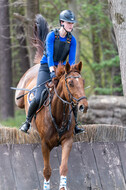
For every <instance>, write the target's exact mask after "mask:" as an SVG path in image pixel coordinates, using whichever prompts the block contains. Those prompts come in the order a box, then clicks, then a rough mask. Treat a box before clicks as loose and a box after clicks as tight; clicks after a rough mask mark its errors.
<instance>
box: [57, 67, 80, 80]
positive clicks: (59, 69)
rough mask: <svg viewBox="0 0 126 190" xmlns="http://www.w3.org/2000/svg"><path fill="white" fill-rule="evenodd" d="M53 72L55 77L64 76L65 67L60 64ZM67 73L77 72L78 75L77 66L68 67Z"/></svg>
mask: <svg viewBox="0 0 126 190" xmlns="http://www.w3.org/2000/svg"><path fill="white" fill-rule="evenodd" d="M55 72H56V77H57V78H61V77H62V76H63V75H64V74H65V66H64V65H62V64H59V65H58V67H57V68H56V71H55ZM69 72H78V73H79V74H80V71H79V70H78V67H77V64H75V65H72V66H70V71H69Z"/></svg>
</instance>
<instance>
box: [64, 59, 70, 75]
mask: <svg viewBox="0 0 126 190" xmlns="http://www.w3.org/2000/svg"><path fill="white" fill-rule="evenodd" d="M65 71H66V73H68V72H69V71H70V64H69V63H68V62H67V63H66V65H65Z"/></svg>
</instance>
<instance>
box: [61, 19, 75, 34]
mask: <svg viewBox="0 0 126 190" xmlns="http://www.w3.org/2000/svg"><path fill="white" fill-rule="evenodd" d="M62 24H63V25H64V28H65V29H66V31H68V32H71V31H72V30H73V26H74V23H71V22H66V21H64V22H63V23H62Z"/></svg>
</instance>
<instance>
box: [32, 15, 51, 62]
mask: <svg viewBox="0 0 126 190" xmlns="http://www.w3.org/2000/svg"><path fill="white" fill-rule="evenodd" d="M48 32H49V27H48V23H47V21H46V20H45V18H44V17H43V16H42V15H41V14H37V15H36V18H35V25H34V39H33V45H34V46H35V47H36V49H37V51H36V54H35V58H34V63H35V64H38V63H40V60H41V58H42V55H43V51H44V45H45V39H46V36H47V34H48Z"/></svg>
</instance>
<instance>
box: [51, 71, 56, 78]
mask: <svg viewBox="0 0 126 190" xmlns="http://www.w3.org/2000/svg"><path fill="white" fill-rule="evenodd" d="M50 77H51V79H53V78H55V77H56V75H55V71H52V72H51V73H50Z"/></svg>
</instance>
